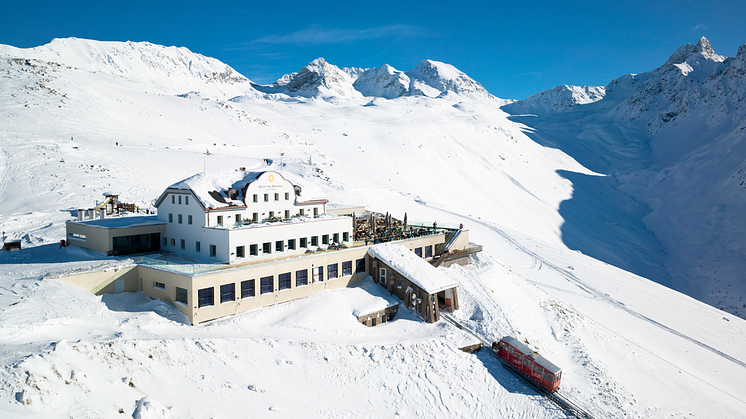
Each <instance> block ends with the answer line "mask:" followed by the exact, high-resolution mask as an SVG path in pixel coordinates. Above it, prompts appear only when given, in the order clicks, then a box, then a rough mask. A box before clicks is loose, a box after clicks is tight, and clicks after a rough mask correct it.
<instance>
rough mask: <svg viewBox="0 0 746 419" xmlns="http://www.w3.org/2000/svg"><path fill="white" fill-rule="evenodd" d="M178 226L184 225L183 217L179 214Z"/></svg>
mask: <svg viewBox="0 0 746 419" xmlns="http://www.w3.org/2000/svg"><path fill="white" fill-rule="evenodd" d="M179 224H184V220H183V215H181V214H179Z"/></svg>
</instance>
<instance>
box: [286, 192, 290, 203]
mask: <svg viewBox="0 0 746 419" xmlns="http://www.w3.org/2000/svg"><path fill="white" fill-rule="evenodd" d="M285 200H286V201H290V192H285Z"/></svg>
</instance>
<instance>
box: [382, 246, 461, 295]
mask: <svg viewBox="0 0 746 419" xmlns="http://www.w3.org/2000/svg"><path fill="white" fill-rule="evenodd" d="M368 254H370V255H371V256H373V257H375V258H377V259H379V260H380V261H382V262H383V263H385V264H386V265H388V266H390V267H391V269H394V270H396V271H397V272H399V273H400V274H401V275H404V276H405V277H406V278H407V279H409V280H410V281H412V282H413V283H414V284H415V285H417V286H418V287H420V288H422V289H423V290H424V291H425V292H427V293H428V294H434V293H436V292H440V291H443V290H446V289H449V288H455V287H456V286H457V284H456V281H454V280H453V279H451V278H449V277H447V276H446V275H445V274H444V273H443V272H441V271H439V270H437V269H436V268H434V267H433V266H432V265H431V264H429V263H428V262H427V261H426V260H425V259H422V258H421V257H419V256H417V255H416V254H415V253H414V252H412V251H411V250H409V249H407V248H406V247H404V246H403V245H401V244H392V243H383V244H377V245H375V246H371V247H370V249H368Z"/></svg>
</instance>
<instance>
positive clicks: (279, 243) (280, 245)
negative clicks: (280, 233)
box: [275, 240, 285, 252]
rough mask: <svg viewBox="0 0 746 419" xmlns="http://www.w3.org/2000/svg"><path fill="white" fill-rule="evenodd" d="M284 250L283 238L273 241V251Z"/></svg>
mask: <svg viewBox="0 0 746 419" xmlns="http://www.w3.org/2000/svg"><path fill="white" fill-rule="evenodd" d="M284 250H285V240H277V241H276V242H275V251H276V252H282V251H284Z"/></svg>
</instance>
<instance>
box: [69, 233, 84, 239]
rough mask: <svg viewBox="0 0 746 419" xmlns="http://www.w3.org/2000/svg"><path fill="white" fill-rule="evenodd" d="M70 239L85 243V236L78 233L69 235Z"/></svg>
mask: <svg viewBox="0 0 746 419" xmlns="http://www.w3.org/2000/svg"><path fill="white" fill-rule="evenodd" d="M70 238H73V239H76V240H80V241H85V239H86V235H85V234H80V233H70Z"/></svg>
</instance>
